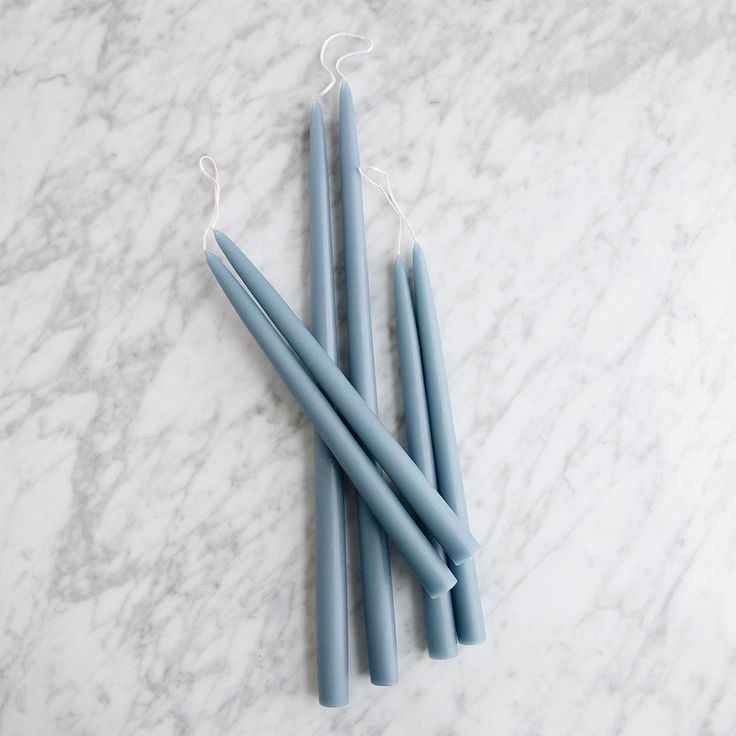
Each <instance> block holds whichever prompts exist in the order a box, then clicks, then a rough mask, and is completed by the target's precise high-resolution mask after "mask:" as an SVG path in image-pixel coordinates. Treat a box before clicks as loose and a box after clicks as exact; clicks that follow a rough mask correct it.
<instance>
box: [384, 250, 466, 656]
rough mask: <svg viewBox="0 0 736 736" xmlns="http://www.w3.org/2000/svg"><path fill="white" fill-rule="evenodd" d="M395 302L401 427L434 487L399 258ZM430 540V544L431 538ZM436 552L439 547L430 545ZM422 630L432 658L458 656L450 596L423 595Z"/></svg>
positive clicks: (418, 359) (409, 306) (409, 303)
mask: <svg viewBox="0 0 736 736" xmlns="http://www.w3.org/2000/svg"><path fill="white" fill-rule="evenodd" d="M394 303H395V308H396V341H397V343H398V346H399V371H400V374H401V390H402V394H403V397H404V424H405V426H406V439H407V442H408V445H409V455H410V456H411V458H412V460H414V462H415V463H416V464H417V466H418V467H419V468H420V469H421V471H422V472H423V473H424V475H426V476H427V480H428V481H429V482H430V483H431V484H432V485H433V486H434V485H436V478H435V470H434V455H433V451H432V435H431V434H430V430H429V415H428V412H427V398H426V394H425V391H424V375H423V373H422V358H421V356H420V354H419V338H418V337H417V325H416V322H415V319H414V305H413V304H412V300H411V291H410V289H409V279H408V278H407V276H406V268H404V262H403V261H402V260H401V256H399V257H398V258H397V259H396V262H395V263H394ZM430 541H432V540H431V539H430ZM433 544H434V545H435V548H436V549H437V553H438V554H439V555H441V556H442V557H443V559H444V555H443V554H442V548H441V547H440V546H439V545H438V544H437V543H436V542H433ZM422 595H423V601H422V602H423V608H424V629H425V633H426V638H427V651H428V652H429V656H430V657H432V658H433V659H451V658H452V657H456V656H457V635H456V633H455V618H454V616H453V613H452V598H451V597H450V593H442V594H441V595H438V596H437V597H436V598H430V597H429V596H428V595H427V594H426V593H423V594H422Z"/></svg>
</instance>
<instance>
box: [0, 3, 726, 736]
mask: <svg viewBox="0 0 736 736" xmlns="http://www.w3.org/2000/svg"><path fill="white" fill-rule="evenodd" d="M0 10H1V14H0V49H1V51H0V63H1V64H2V73H1V77H2V86H1V87H0V108H1V109H2V115H0V141H2V163H1V164H0V166H1V167H2V178H1V179H0V202H1V204H0V233H1V234H2V242H3V246H2V256H1V260H0V305H1V309H0V365H1V366H2V371H1V373H0V376H1V377H2V394H1V397H0V420H1V424H0V427H1V429H0V471H1V473H0V477H1V479H2V492H0V504H1V505H2V508H1V509H0V520H1V521H0V527H1V529H2V531H1V532H0V733H2V734H4V735H10V734H23V735H26V734H38V735H48V734H75V735H80V736H81V735H83V734H95V735H98V734H120V735H121V736H128V735H131V734H156V735H166V734H196V735H197V736H199V735H204V734H207V735H210V734H247V735H259V736H260V735H262V734H264V735H269V736H270V735H271V734H284V735H290V734H326V733H329V734H355V735H362V734H366V735H367V734H387V735H388V734H397V735H399V734H431V735H435V734H436V735H437V736H440V735H442V734H462V735H467V736H470V735H474V734H478V735H480V734H489V733H493V734H508V735H517V734H518V735H519V736H522V735H524V736H526V735H530V734H540V735H544V736H563V735H566V734H570V735H575V736H578V735H580V734H596V735H601V734H605V735H608V734H611V735H612V734H624V735H626V736H636V735H638V734H646V735H647V736H691V735H693V734H702V735H704V736H705V735H710V734H713V735H716V734H719V735H720V734H723V735H726V734H733V733H734V732H736V579H735V575H734V571H735V569H736V381H734V372H735V371H736V347H735V345H734V341H735V339H736V317H735V315H736V40H735V39H736V8H735V7H734V5H733V4H732V3H729V2H727V1H725V0H724V1H723V2H718V1H717V0H714V1H712V2H710V1H709V2H695V1H694V0H679V1H673V2H651V3H639V2H633V1H632V2H625V1H620V0H619V1H616V2H612V3H611V2H602V1H600V0H595V1H586V2H583V1H582V0H564V1H561V2H548V3H538V2H534V1H532V0H522V2H513V1H512V0H496V1H495V2H475V3H473V2H462V3H431V4H429V3H424V4H422V3H409V2H397V3H388V2H384V1H383V0H371V1H370V2H365V3H355V2H347V1H346V0H338V1H336V2H331V3H322V2H300V3H266V2H248V3H235V2H215V1H214V0H203V1H202V2H196V3H194V2H189V3H183V4H182V3H176V2H171V1H170V0H165V1H164V2H158V3H145V2H134V1H133V0H125V1H124V2H114V3H113V2H93V1H90V0H85V1H84V2H79V1H77V2H60V1H59V0H30V1H29V2H12V1H7V2H2V3H0ZM338 30H352V31H358V32H362V33H367V34H369V35H370V36H371V37H373V38H374V39H375V42H376V50H375V52H374V54H373V55H372V56H371V57H363V58H360V59H354V60H350V61H349V62H348V63H347V64H346V69H348V70H349V72H350V78H351V85H352V88H353V92H354V96H355V99H356V104H357V115H358V122H359V133H360V139H361V146H362V154H363V161H364V163H370V164H375V165H378V166H383V167H384V168H386V169H387V170H388V171H389V172H391V174H392V177H393V183H394V188H395V190H396V193H397V195H398V197H399V198H400V201H401V202H402V203H403V204H404V206H405V209H406V211H407V212H408V213H409V216H410V219H411V220H412V222H413V224H414V227H415V229H416V230H417V232H418V234H419V237H420V240H421V242H422V244H423V246H424V248H425V250H426V251H427V254H428V258H429V262H430V266H431V268H432V274H433V277H434V286H435V291H436V298H437V301H438V306H439V311H440V315H441V323H442V329H443V333H444V338H445V346H446V352H447V356H448V368H449V373H450V380H451V385H452V394H453V400H454V405H455V414H456V420H457V431H458V436H459V441H460V446H461V453H462V460H463V465H464V469H465V476H466V482H467V489H468V496H469V506H470V511H471V516H472V521H473V528H474V531H475V533H476V535H477V536H478V537H479V538H480V539H481V540H482V542H483V551H482V554H481V556H480V558H479V560H478V562H479V569H480V574H481V579H482V585H483V590H484V595H485V605H486V611H487V619H488V629H489V641H488V643H487V644H486V645H485V646H482V647H475V648H465V649H463V651H462V654H461V656H460V657H459V659H457V660H456V661H452V662H433V661H430V660H429V659H428V658H427V657H426V654H425V652H424V651H423V648H422V629H421V614H420V598H419V595H418V592H417V588H416V586H415V583H414V581H413V579H412V578H411V576H410V574H409V572H408V571H407V569H406V568H405V567H404V565H403V564H402V563H401V561H400V560H397V561H396V565H395V568H394V575H395V584H396V600H397V615H398V624H399V646H400V657H401V681H400V684H399V685H398V686H397V687H395V688H392V689H378V688H374V687H372V686H371V685H370V684H369V682H368V680H367V676H366V674H365V655H364V652H363V651H362V649H361V636H362V634H361V628H360V627H361V622H360V609H359V600H358V591H357V586H355V585H353V590H352V596H353V603H352V605H353V609H354V616H353V620H352V621H351V631H352V640H353V648H352V660H351V671H352V681H351V705H350V707H349V708H348V709H344V710H339V711H330V710H326V709H322V708H320V707H318V706H317V704H316V695H315V672H314V642H313V626H314V607H313V563H312V548H311V535H312V489H311V472H312V470H311V437H312V435H311V430H310V427H309V426H308V423H307V422H306V420H305V419H304V417H303V416H302V414H301V413H300V412H299V410H298V409H297V407H296V406H295V403H294V402H293V401H292V399H291V398H290V397H289V395H288V394H287V392H286V390H285V389H284V387H283V386H282V384H281V383H280V382H279V380H278V379H277V378H276V377H275V376H274V374H273V372H272V370H271V369H270V367H269V365H268V364H267V363H266V361H265V360H264V358H263V357H262V356H261V355H260V354H259V352H258V350H257V348H256V346H255V344H254V343H253V342H252V341H251V340H250V339H249V337H248V336H247V335H246V333H245V331H244V330H243V328H242V327H241V325H240V323H239V322H238V321H237V318H236V316H235V315H234V313H233V312H232V311H231V309H230V307H229V305H228V304H227V303H226V302H225V300H224V298H223V296H222V294H221V293H220V292H219V290H218V288H217V286H216V284H215V283H214V282H213V280H212V278H211V277H210V274H209V272H208V271H207V269H206V267H205V266H204V263H203V259H202V256H201V251H200V237H201V232H202V229H203V227H204V225H205V223H206V221H207V215H208V211H209V207H210V202H211V194H210V189H209V187H208V184H207V182H206V180H204V179H203V178H202V176H201V175H200V173H199V172H198V170H197V167H196V162H197V159H198V157H199V156H200V155H201V154H202V153H205V152H207V153H210V154H212V155H213V156H214V157H215V158H216V159H217V161H218V163H219V165H220V168H221V175H222V187H223V198H222V219H221V225H222V228H223V229H224V230H226V231H227V232H228V233H229V234H230V235H231V236H233V237H234V238H235V239H236V240H238V241H239V242H240V243H241V245H243V246H245V247H246V248H247V249H248V251H249V253H250V254H251V256H252V257H253V258H254V260H256V262H257V263H258V264H259V265H260V266H261V267H262V268H263V270H264V271H265V272H266V273H267V275H268V276H269V277H270V278H271V279H272V280H273V282H274V283H275V284H276V286H277V287H278V288H279V289H280V290H282V292H283V293H284V295H285V296H286V297H287V299H288V300H289V301H290V302H291V303H292V304H293V305H294V306H295V308H296V309H297V310H298V311H299V312H300V313H301V314H302V315H306V314H307V307H308V301H307V300H308V288H307V283H308V281H307V279H308V273H307V250H306V249H307V238H306V233H307V207H306V125H307V119H308V106H309V104H310V100H311V97H312V96H313V95H314V94H315V93H316V92H317V91H318V90H319V89H320V88H321V87H322V86H323V84H324V81H325V79H324V76H323V74H322V73H321V70H320V68H319V65H318V63H317V52H318V49H319V45H320V43H321V42H322V40H323V38H324V37H326V36H327V35H328V34H330V33H333V32H335V31H338ZM328 110H329V114H330V115H331V116H332V117H331V120H332V121H333V123H334V120H335V117H334V100H331V101H329V102H328ZM333 132H334V126H333ZM333 151H334V147H333ZM365 199H366V210H367V214H368V217H369V226H368V228H369V229H368V242H369V248H370V266H371V276H372V287H373V295H374V304H375V312H374V322H375V332H376V346H377V353H378V355H377V362H378V366H379V385H380V398H381V401H380V404H381V414H382V417H383V419H384V421H385V422H386V423H387V424H388V425H389V426H390V427H392V428H394V429H397V431H399V430H398V427H400V418H401V411H402V410H401V402H400V398H399V394H398V379H397V364H396V358H395V351H394V336H393V332H392V329H391V320H392V298H391V288H390V262H391V258H392V249H393V246H394V235H395V222H394V220H393V219H392V217H391V214H390V212H389V211H388V210H387V208H386V206H385V204H383V202H382V201H381V199H380V197H379V195H378V194H377V193H376V192H374V191H372V190H368V191H366V193H365ZM399 434H400V431H399ZM351 565H352V568H353V582H355V580H354V575H355V549H354V546H353V547H352V549H351Z"/></svg>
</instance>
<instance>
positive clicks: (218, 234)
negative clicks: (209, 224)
mask: <svg viewBox="0 0 736 736" xmlns="http://www.w3.org/2000/svg"><path fill="white" fill-rule="evenodd" d="M212 234H213V235H214V236H215V240H216V241H217V245H219V246H220V248H222V244H223V243H225V242H227V241H228V240H230V238H228V237H227V235H225V233H223V232H222V231H221V230H215V229H213V230H212Z"/></svg>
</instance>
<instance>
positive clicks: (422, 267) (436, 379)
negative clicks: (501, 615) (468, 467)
mask: <svg viewBox="0 0 736 736" xmlns="http://www.w3.org/2000/svg"><path fill="white" fill-rule="evenodd" d="M412 263H413V269H412V276H413V281H414V310H415V314H416V320H417V330H418V333H419V345H420V348H421V355H422V367H423V368H424V385H425V388H426V393H427V406H428V407H429V423H430V427H431V430H432V446H433V448H434V462H435V468H436V471H437V488H438V489H439V492H440V493H441V494H442V496H443V498H444V499H445V501H447V503H448V504H449V506H450V507H451V508H452V509H453V511H455V513H456V514H457V515H458V517H459V518H460V519H461V520H462V522H463V524H464V525H465V526H466V527H467V525H468V511H467V507H466V504H465V490H464V488H463V478H462V473H461V470H460V458H459V456H458V451H457V440H456V439H455V425H454V423H453V419H452V407H451V406H450V391H449V388H448V385H447V375H446V372H445V360H444V357H443V355H442V342H441V340H440V328H439V322H438V320H437V311H436V308H435V304H434V297H433V295H432V285H431V283H430V281H429V272H428V270H427V261H426V259H425V257H424V252H423V251H422V249H421V248H420V247H419V245H417V244H415V245H414V250H413V252H412ZM450 569H451V570H452V572H453V573H454V575H455V577H456V578H457V585H456V586H455V587H454V588H453V589H452V606H453V611H454V613H455V628H456V630H457V638H458V641H459V642H460V643H461V644H480V643H481V642H483V641H485V639H486V631H485V624H484V622H483V608H482V605H481V599H480V587H479V585H478V573H477V571H476V569H475V562H474V561H473V559H472V558H471V559H469V560H466V561H465V562H463V563H462V564H459V565H453V564H452V562H450Z"/></svg>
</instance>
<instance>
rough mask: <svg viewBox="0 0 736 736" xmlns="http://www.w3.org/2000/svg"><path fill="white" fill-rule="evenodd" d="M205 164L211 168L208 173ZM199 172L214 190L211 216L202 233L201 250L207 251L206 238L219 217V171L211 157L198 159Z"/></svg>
mask: <svg viewBox="0 0 736 736" xmlns="http://www.w3.org/2000/svg"><path fill="white" fill-rule="evenodd" d="M205 163H209V164H210V165H211V167H212V172H213V173H210V172H209V171H207V169H206V168H205ZM199 170H200V171H201V172H202V173H203V174H204V175H205V176H206V177H207V178H208V179H209V180H210V181H211V182H212V188H213V190H214V202H213V204H212V214H211V215H210V221H209V224H208V225H207V227H206V229H205V231H204V233H202V250H204V251H206V250H207V236H208V235H209V234H210V231H211V230H214V228H215V225H216V224H217V220H218V218H219V217H220V171H219V169H218V168H217V163H216V162H215V159H213V158H212V156H207V155H205V156H202V157H201V158H200V159H199Z"/></svg>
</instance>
